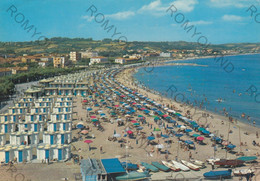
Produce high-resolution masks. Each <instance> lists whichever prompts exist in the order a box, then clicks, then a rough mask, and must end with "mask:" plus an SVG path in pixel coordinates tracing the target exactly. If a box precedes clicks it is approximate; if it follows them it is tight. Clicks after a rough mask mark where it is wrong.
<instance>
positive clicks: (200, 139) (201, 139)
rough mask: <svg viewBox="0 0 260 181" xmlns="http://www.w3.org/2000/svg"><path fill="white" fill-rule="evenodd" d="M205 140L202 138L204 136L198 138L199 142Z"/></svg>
mask: <svg viewBox="0 0 260 181" xmlns="http://www.w3.org/2000/svg"><path fill="white" fill-rule="evenodd" d="M204 139H205V138H204V137H202V136H198V137H197V140H199V141H203V140H204Z"/></svg>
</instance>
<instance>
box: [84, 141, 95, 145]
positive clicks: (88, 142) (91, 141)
mask: <svg viewBox="0 0 260 181" xmlns="http://www.w3.org/2000/svg"><path fill="white" fill-rule="evenodd" d="M92 142H93V141H92V140H85V141H84V143H88V144H89V143H92Z"/></svg>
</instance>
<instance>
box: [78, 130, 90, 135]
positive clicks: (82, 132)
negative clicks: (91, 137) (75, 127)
mask: <svg viewBox="0 0 260 181" xmlns="http://www.w3.org/2000/svg"><path fill="white" fill-rule="evenodd" d="M80 133H81V134H88V130H82V131H81V132H80Z"/></svg>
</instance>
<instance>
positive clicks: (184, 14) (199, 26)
mask: <svg viewBox="0 0 260 181" xmlns="http://www.w3.org/2000/svg"><path fill="white" fill-rule="evenodd" d="M172 4H173V5H174V6H175V8H174V7H172V8H171V10H168V12H167V9H168V8H169V7H170V6H171V5H172ZM12 5H13V6H12ZM92 5H94V6H95V7H94V6H92ZM251 5H254V6H255V7H257V8H258V10H255V11H256V12H255V13H254V14H253V16H252V17H251V12H250V10H249V11H248V12H247V10H248V9H249V7H250V6H251ZM91 6H92V10H93V11H96V12H94V13H93V16H91V15H92V14H91V13H92V11H91V10H89V11H87V10H88V9H89V7H91ZM10 7H11V8H10ZM0 8H1V12H0V22H1V28H0V41H34V40H37V38H39V37H40V36H44V37H48V38H51V37H71V38H75V37H81V38H89V37H92V38H93V39H96V40H100V39H103V38H112V35H113V34H114V31H115V28H116V33H120V34H116V35H114V37H113V38H112V39H118V38H119V37H120V36H125V37H127V40H128V41H179V40H184V41H190V42H197V41H198V38H199V37H200V36H204V38H202V39H200V41H201V43H202V42H204V41H206V40H207V42H208V43H212V44H214V43H217V44H219V43H238V42H260V33H259V32H260V14H259V15H258V16H257V17H256V20H257V21H258V22H257V21H255V15H257V13H260V3H259V0H175V1H169V0H1V1H0ZM9 8H10V9H9ZM95 8H96V9H95ZM8 9H9V10H8ZM251 9H252V8H251ZM171 12H172V17H171ZM12 13H13V15H12ZM99 13H100V14H99ZM96 15H97V16H96ZM176 15H177V16H176ZM26 20H28V24H27V27H30V25H33V28H32V29H31V30H30V28H28V29H26V30H24V27H25V24H26ZM106 20H109V22H108V26H107V27H109V26H111V25H114V27H113V28H112V29H111V31H109V32H107V31H108V29H107V30H104V26H103V27H102V26H101V25H102V24H103V23H104V22H105V21H106ZM186 20H189V21H190V24H193V25H194V27H193V28H192V29H191V30H190V31H189V32H187V30H188V29H186V30H184V27H185V26H182V25H183V23H184V22H185V21H186ZM99 22H101V23H99ZM178 22H179V23H178ZM24 23H25V24H24ZM23 24H24V25H23ZM22 25H23V26H22ZM35 28H36V29H35ZM195 28H196V33H200V34H197V35H195V36H193V37H192V35H193V34H194V31H195ZM34 32H36V33H39V34H37V35H35V36H33V34H34Z"/></svg>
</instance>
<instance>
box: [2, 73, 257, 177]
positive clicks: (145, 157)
mask: <svg viewBox="0 0 260 181" xmlns="http://www.w3.org/2000/svg"><path fill="white" fill-rule="evenodd" d="M135 71H136V68H129V69H124V70H123V71H121V72H120V73H118V74H117V75H116V76H115V80H117V81H118V82H120V83H121V84H123V85H125V86H127V87H129V88H130V89H132V90H135V91H137V92H139V93H140V94H142V95H145V96H146V97H149V98H150V99H153V100H155V101H156V102H158V103H160V104H162V105H165V106H168V107H171V108H172V109H174V110H176V111H178V112H179V113H181V114H182V115H185V116H188V115H187V114H186V113H187V110H190V112H191V115H192V120H195V121H197V122H198V124H201V125H202V126H205V127H206V126H207V127H208V130H209V131H210V132H211V133H213V134H215V135H217V136H221V137H222V138H223V139H224V140H228V141H230V142H231V143H232V144H234V145H236V146H237V147H236V148H235V149H234V152H235V153H229V152H226V150H225V149H222V147H220V146H217V150H216V151H215V157H216V158H230V159H235V158H237V157H238V156H239V155H236V153H239V152H243V154H244V155H245V156H253V155H257V154H258V152H259V147H258V146H253V145H252V142H253V140H255V141H256V143H259V142H260V140H259V138H256V131H258V132H259V128H256V127H253V126H250V125H247V124H244V123H242V122H237V123H230V122H229V120H228V118H227V117H225V116H221V115H218V114H214V113H211V112H208V111H204V110H196V114H195V115H193V114H192V113H193V112H194V109H193V108H189V107H185V106H183V105H182V104H180V103H177V102H175V101H172V100H170V99H168V98H166V97H164V96H161V95H158V94H155V93H152V92H151V91H150V90H149V89H147V88H146V89H142V88H140V87H138V85H136V84H135V81H134V78H133V76H132V75H133V73H135ZM107 73H108V72H105V74H107ZM99 76H101V77H102V74H101V75H99ZM87 81H88V82H89V86H93V87H94V88H93V91H92V92H91V94H90V95H91V96H87V97H85V98H83V97H79V96H77V97H74V101H73V122H72V124H73V125H72V127H73V128H74V129H73V130H72V137H73V141H72V143H71V146H72V156H77V157H78V158H79V161H80V160H81V159H87V158H96V159H103V158H115V157H116V158H119V159H120V161H126V160H129V161H131V162H132V163H136V164H140V162H141V161H144V162H147V163H151V162H152V161H158V162H161V160H175V159H176V157H177V156H178V160H189V158H190V157H192V158H194V159H197V160H201V161H204V162H205V161H206V159H208V158H213V157H214V147H213V142H212V141H211V140H210V138H208V137H206V138H205V140H204V141H203V142H204V145H201V144H198V143H197V142H196V141H194V144H195V148H196V149H188V148H187V147H185V146H182V145H181V144H180V143H179V142H178V138H177V137H175V136H173V137H169V138H168V139H165V138H163V137H162V136H161V134H164V135H167V134H168V133H169V132H168V130H167V129H165V127H162V126H161V125H159V124H158V122H157V123H156V122H155V121H154V117H153V116H152V115H148V114H144V112H143V111H141V110H139V109H136V112H135V113H134V114H133V115H131V117H130V118H129V119H130V120H132V121H133V120H138V121H137V122H139V123H140V126H141V127H143V129H142V130H141V131H136V130H135V127H134V126H133V124H132V122H128V123H127V119H128V118H127V117H126V116H125V114H124V113H121V112H120V108H121V106H120V105H121V104H122V101H123V100H124V99H122V97H118V96H116V95H115V94H114V93H112V92H111V94H110V95H109V96H110V97H109V99H110V100H109V99H108V98H107V97H106V96H105V94H99V95H97V94H96V92H100V90H102V87H100V86H98V85H99V84H100V83H102V79H101V78H97V77H96V78H93V77H91V78H89V79H88V80H87ZM106 81H111V79H109V78H106ZM112 82H113V81H112ZM108 86H111V87H113V86H114V87H113V88H114V89H115V88H117V87H116V85H114V84H112V83H111V82H110V83H108ZM100 88H101V89H100ZM117 89H118V90H119V88H117ZM106 94H107V93H106ZM107 96H108V95H107ZM108 100H109V101H108ZM102 102H106V105H105V104H102ZM109 107H110V108H109ZM88 108H91V110H87V109H88ZM111 112H115V115H113V116H112V115H111ZM100 113H102V114H103V115H106V116H105V118H102V116H101V114H100ZM140 115H142V116H143V117H145V122H142V121H140ZM203 115H207V116H206V118H207V121H205V120H206V119H204V116H203ZM201 117H203V119H204V120H202V118H201ZM93 119H97V120H98V121H99V124H100V125H101V126H102V128H103V130H101V129H99V128H98V126H97V125H95V124H93V121H92V120H93ZM119 120H122V122H123V123H124V125H119V122H120V121H119ZM79 122H82V123H83V125H84V126H85V128H84V129H86V130H87V132H88V134H85V135H84V134H81V133H80V132H81V131H82V130H80V129H76V128H75V127H76V125H77V124H78V123H79ZM177 123H178V124H182V125H183V123H182V122H180V121H177ZM166 124H167V123H166ZM165 126H166V125H165ZM167 126H168V124H167ZM169 126H172V124H169ZM155 128H156V129H159V131H155V130H154V129H155ZM129 129H130V130H132V131H133V132H134V138H130V137H129V136H128V135H127V130H129ZM228 130H232V133H230V134H228ZM194 133H196V132H194V131H193V132H192V134H194ZM245 133H247V134H245ZM115 134H118V135H119V136H118V137H117V138H113V135H115ZM151 134H154V136H155V140H153V141H154V142H155V143H156V144H161V145H163V148H162V149H160V150H159V149H157V148H156V147H155V146H153V145H151V144H149V145H148V142H147V139H146V138H147V136H150V135H151ZM124 135H126V136H124ZM86 139H87V140H91V142H92V143H89V144H87V143H84V141H85V140H86ZM180 139H181V140H193V138H191V137H190V136H189V135H186V134H184V136H183V137H181V138H180ZM166 140H171V143H170V144H167V143H166V142H165V141H166ZM240 142H242V143H243V145H241V147H240ZM167 151H168V153H169V154H167ZM74 161H75V160H74V159H71V160H69V161H67V162H64V163H52V164H51V165H46V164H44V165H43V166H41V165H42V164H36V166H35V164H26V166H24V165H23V164H18V165H17V166H16V167H17V168H18V170H20V171H21V172H22V173H23V174H24V175H25V176H26V177H28V178H30V179H31V180H49V179H50V178H51V180H61V179H62V178H65V177H66V178H68V179H69V180H74V174H75V173H78V174H79V173H80V165H79V164H78V162H77V161H76V162H74ZM250 166H251V165H246V167H250ZM36 167H43V172H41V171H39V172H37V173H34V174H33V175H32V174H31V173H32V171H33V170H34V169H33V168H36ZM70 167H71V168H73V169H68V168H70ZM222 169H223V168H222ZM6 170H7V169H2V170H1V172H2V173H4V174H5V175H7V176H6V180H9V179H8V178H10V174H7V171H6ZM210 170H211V166H210V165H207V168H206V169H202V170H201V171H198V172H194V171H190V172H188V173H186V172H185V173H184V172H179V173H181V174H183V175H185V177H186V178H188V177H189V178H202V177H203V173H205V172H206V171H210ZM46 172H48V175H49V176H48V177H46V178H44V177H43V174H44V173H46ZM64 172H66V174H63V173H64ZM172 174H173V176H176V175H178V172H176V173H175V172H170V173H163V172H159V173H153V174H152V180H161V179H162V178H163V179H164V180H165V179H166V177H170V176H171V175H172ZM232 180H238V177H235V178H233V179H232Z"/></svg>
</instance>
